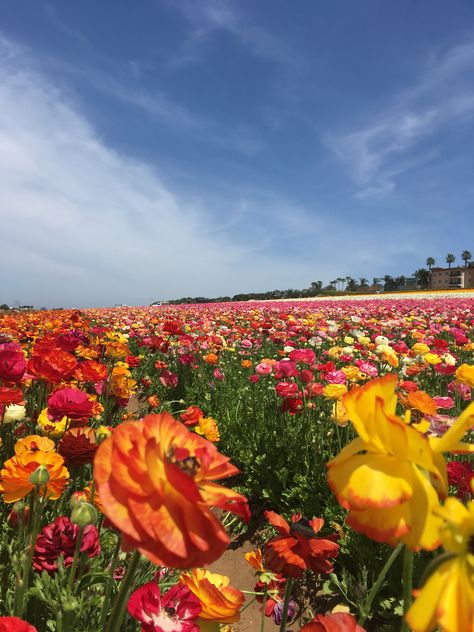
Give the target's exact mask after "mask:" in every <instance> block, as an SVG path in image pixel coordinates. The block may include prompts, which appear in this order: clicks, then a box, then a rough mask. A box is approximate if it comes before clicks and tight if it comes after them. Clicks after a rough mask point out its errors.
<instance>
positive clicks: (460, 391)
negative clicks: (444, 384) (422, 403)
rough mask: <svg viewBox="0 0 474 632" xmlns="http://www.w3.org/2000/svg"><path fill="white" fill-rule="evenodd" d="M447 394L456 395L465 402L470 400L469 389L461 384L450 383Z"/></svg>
mask: <svg viewBox="0 0 474 632" xmlns="http://www.w3.org/2000/svg"><path fill="white" fill-rule="evenodd" d="M448 393H451V394H453V393H456V394H457V395H459V396H460V397H461V399H463V400H464V401H465V402H469V401H470V400H471V389H470V388H469V386H468V385H467V384H462V383H461V382H450V383H449V384H448Z"/></svg>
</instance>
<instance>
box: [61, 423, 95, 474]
mask: <svg viewBox="0 0 474 632" xmlns="http://www.w3.org/2000/svg"><path fill="white" fill-rule="evenodd" d="M97 448H98V445H97V442H96V438H95V430H94V429H93V428H88V427H87V428H71V429H70V430H68V431H67V432H66V433H65V434H64V435H63V437H62V439H61V441H60V442H59V445H58V452H59V454H61V456H63V457H64V459H65V461H66V463H67V465H85V464H86V463H92V461H93V460H94V455H95V453H96V451H97Z"/></svg>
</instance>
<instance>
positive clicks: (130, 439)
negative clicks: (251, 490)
mask: <svg viewBox="0 0 474 632" xmlns="http://www.w3.org/2000/svg"><path fill="white" fill-rule="evenodd" d="M237 473H238V469H237V468H236V467H234V466H233V465H231V464H230V463H229V459H228V458H227V457H225V456H224V455H222V454H220V453H219V452H218V451H217V448H216V447H215V446H214V445H212V443H209V442H208V441H206V440H205V439H203V438H202V437H200V436H198V435H196V434H194V433H191V432H190V431H189V430H187V428H185V426H184V425H183V424H181V423H179V422H178V421H176V420H175V419H173V417H172V416H171V415H170V414H169V413H161V414H159V415H147V416H146V417H145V418H144V419H142V420H141V421H135V422H128V423H124V424H122V425H120V426H118V427H117V428H116V429H115V431H114V433H113V434H112V436H111V437H109V438H108V439H106V440H105V441H104V442H103V443H102V444H101V445H100V446H99V449H98V450H97V453H96V456H95V460H94V476H95V481H96V484H97V490H98V492H99V494H100V497H101V501H102V504H103V507H104V513H105V515H106V516H107V517H108V518H109V520H110V521H111V522H112V523H113V524H114V525H115V527H116V528H117V529H120V531H121V532H122V543H123V546H124V547H125V548H126V549H128V550H130V549H133V548H138V549H139V551H140V552H141V553H142V554H143V555H145V556H146V557H148V558H149V559H150V560H151V561H152V562H154V563H155V564H159V565H161V566H171V567H174V568H190V567H192V566H202V565H204V564H210V563H211V562H213V561H214V560H216V559H217V558H218V557H220V556H221V555H222V553H223V552H224V551H225V549H226V548H227V546H228V544H229V539H228V537H227V534H226V532H225V530H224V528H223V526H222V525H221V523H220V522H219V520H218V519H217V518H216V516H215V515H214V514H213V513H212V511H211V507H222V508H225V509H226V510H229V508H231V507H232V506H233V505H235V507H236V510H237V509H238V508H239V507H241V506H242V504H243V503H245V502H246V499H245V498H244V497H243V496H241V495H240V494H237V493H236V492H234V491H232V490H230V489H227V488H226V487H222V486H221V485H218V484H217V483H215V482H214V481H216V480H222V479H224V478H227V477H228V476H232V475H234V474H237ZM233 501H235V502H233Z"/></svg>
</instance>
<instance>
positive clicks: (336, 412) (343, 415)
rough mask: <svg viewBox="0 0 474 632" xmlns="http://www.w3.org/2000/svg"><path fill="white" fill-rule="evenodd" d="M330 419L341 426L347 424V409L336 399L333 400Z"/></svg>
mask: <svg viewBox="0 0 474 632" xmlns="http://www.w3.org/2000/svg"><path fill="white" fill-rule="evenodd" d="M331 419H332V420H333V421H334V422H335V423H336V424H337V425H338V426H341V427H343V428H344V427H345V426H347V424H348V423H349V417H348V416H347V410H346V407H345V406H344V404H343V403H342V402H341V401H339V400H336V401H335V402H334V406H333V408H332V415H331Z"/></svg>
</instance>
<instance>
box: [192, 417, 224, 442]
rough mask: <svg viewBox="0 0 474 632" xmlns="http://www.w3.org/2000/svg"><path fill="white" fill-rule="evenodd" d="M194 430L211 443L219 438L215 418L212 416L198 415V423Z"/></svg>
mask: <svg viewBox="0 0 474 632" xmlns="http://www.w3.org/2000/svg"><path fill="white" fill-rule="evenodd" d="M194 430H195V432H197V433H198V434H200V435H204V437H205V438H206V439H207V440H208V441H211V442H212V443H216V442H217V441H219V439H220V438H221V436H220V434H219V428H218V427H217V424H216V420H215V419H213V418H212V417H199V422H198V425H197V426H196V427H195V428H194Z"/></svg>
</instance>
